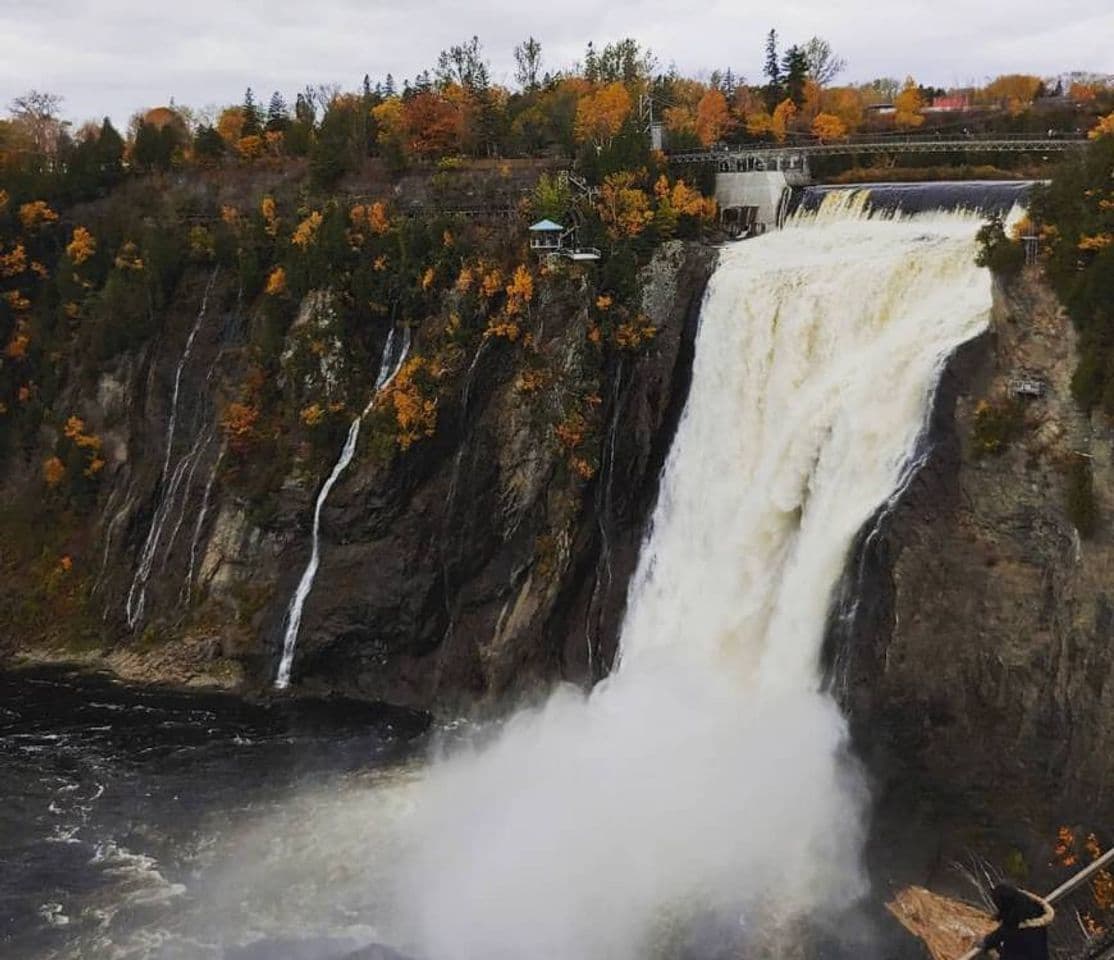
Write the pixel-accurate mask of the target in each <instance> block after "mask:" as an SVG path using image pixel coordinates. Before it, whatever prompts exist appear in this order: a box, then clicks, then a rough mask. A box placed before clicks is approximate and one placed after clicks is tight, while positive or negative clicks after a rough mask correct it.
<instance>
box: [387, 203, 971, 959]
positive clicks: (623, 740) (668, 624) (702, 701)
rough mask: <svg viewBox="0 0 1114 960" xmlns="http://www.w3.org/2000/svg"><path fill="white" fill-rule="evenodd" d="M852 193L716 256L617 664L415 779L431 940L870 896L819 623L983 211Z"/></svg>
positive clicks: (796, 907)
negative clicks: (908, 204)
mask: <svg viewBox="0 0 1114 960" xmlns="http://www.w3.org/2000/svg"><path fill="white" fill-rule="evenodd" d="M859 193H860V194H861V193H862V192H861V191H859ZM849 196H852V195H849V194H836V195H833V196H830V197H828V198H826V199H825V201H824V202H823V204H822V205H821V208H820V210H819V211H818V212H817V213H815V214H804V215H801V216H799V217H798V218H796V219H794V220H792V221H791V222H790V224H789V225H788V227H787V228H786V229H785V230H783V231H780V232H777V233H774V234H769V235H766V236H764V237H762V238H760V239H758V240H753V241H748V242H747V243H744V244H739V245H736V246H733V247H731V248H728V249H726V250H725V251H724V252H723V254H722V257H721V261H720V264H719V267H718V269H717V270H716V273H715V275H714V276H713V277H712V280H711V283H710V285H709V289H708V292H707V295H706V299H705V303H704V307H703V311H702V316H701V328H700V332H699V337H698V341H697V348H696V356H695V360H694V369H693V377H692V387H691V392H690V395H689V399H688V404H687V407H686V410H685V413H684V416H683V418H682V421H681V423H680V425H679V427H678V430H677V435H676V438H675V440H674V444H673V447H672V450H671V452H670V455H669V459H668V462H667V465H666V467H665V470H664V473H663V477H662V483H661V489H660V495H659V502H658V505H657V508H656V511H655V514H654V518H653V526H652V531H651V533H650V535H649V537H648V539H647V541H646V543H645V544H644V548H643V550H642V554H641V557H640V561H639V566H638V570H637V572H636V575H635V577H634V579H633V581H632V584H631V587H630V593H629V601H628V607H627V616H626V621H625V623H624V626H623V631H622V639H621V653H620V660H619V663H618V665H617V667H616V669H615V670H614V672H613V673H612V675H611V676H610V677H609V678H607V679H606V680H604V681H602V682H601V683H600V684H598V685H597V686H596V688H595V689H594V690H593V691H592V692H591V693H590V694H583V693H581V692H579V691H574V690H571V689H562V690H560V691H558V692H557V693H556V694H555V695H554V696H553V697H552V698H551V699H550V700H549V701H548V703H546V704H545V705H544V706H543V707H541V708H538V709H535V710H528V711H524V712H521V713H519V714H517V715H516V716H514V717H513V718H511V719H510V720H509V721H508V722H507V723H506V724H505V725H504V726H503V727H502V729H501V730H500V731H499V732H498V733H497V734H495V735H494V736H490V737H489V738H488V740H487V742H485V743H483V744H480V745H477V746H473V747H464V748H460V749H457V750H455V751H454V752H452V754H451V755H450V756H448V757H447V758H446V759H443V760H441V761H438V762H435V763H434V764H432V765H431V767H430V768H429V770H427V771H426V772H425V774H424V776H423V778H422V780H421V782H420V783H419V784H418V785H417V786H416V787H415V788H414V793H413V803H414V808H413V811H412V813H411V815H410V817H409V819H408V821H407V823H406V824H405V828H404V832H405V840H404V846H405V849H406V853H405V855H404V856H402V857H401V858H400V860H399V863H400V867H399V873H400V878H399V879H398V881H397V883H398V889H397V890H396V891H395V893H396V898H395V899H396V902H397V904H398V905H399V906H398V907H397V909H398V911H399V913H400V923H401V927H400V929H399V936H400V938H401V939H402V941H403V942H404V943H405V945H406V946H407V947H408V948H411V949H413V950H414V951H415V952H417V953H419V954H420V955H423V956H427V957H429V958H432V960H450V958H452V960H480V958H483V960H512V958H514V960H522V958H527V960H567V958H570V957H579V958H587V960H603V958H607V960H626V958H634V957H642V956H646V955H647V954H655V953H656V954H657V955H668V954H672V953H675V952H677V951H678V950H681V949H683V946H684V944H683V942H681V941H682V940H683V936H684V931H685V930H687V929H691V927H692V925H693V924H694V922H695V921H696V919H697V918H698V917H701V916H707V915H708V914H714V915H716V916H717V917H720V918H722V917H725V916H727V917H731V918H732V928H733V929H734V931H735V934H734V935H735V936H736V937H738V938H741V939H743V940H747V939H748V938H750V937H752V936H755V934H756V932H759V931H768V930H769V929H770V928H771V927H776V926H777V922H778V919H779V918H781V919H786V918H793V917H796V916H799V915H800V914H801V913H804V912H808V914H809V915H810V917H811V918H812V919H813V920H814V921H815V920H818V919H822V918H823V917H824V916H825V915H826V912H827V911H836V910H839V909H841V908H844V907H846V906H847V905H849V904H850V903H852V902H853V901H854V900H855V899H856V898H857V897H858V896H860V895H861V893H862V892H863V884H864V881H863V878H862V872H861V869H860V863H859V855H860V847H861V839H862V829H863V827H862V819H863V816H862V815H863V809H864V788H863V786H862V784H861V781H860V778H859V776H858V774H857V771H856V768H855V767H854V764H853V763H852V762H851V761H850V760H849V759H848V757H847V754H846V750H847V732H846V726H845V723H844V721H843V718H842V717H841V715H840V713H839V710H838V708H837V706H836V704H835V703H834V702H833V700H832V699H831V698H830V697H829V696H828V695H827V694H826V693H824V692H823V691H822V690H821V685H820V676H819V653H820V648H821V644H822V640H823V635H824V630H825V622H826V618H827V613H828V609H829V606H830V604H831V601H832V597H833V590H834V588H835V587H836V585H837V583H838V581H839V578H840V574H841V571H842V569H843V566H844V564H845V561H846V557H847V554H848V550H849V547H850V545H851V543H852V540H853V538H854V537H855V535H856V532H857V531H858V530H859V529H860V528H861V527H862V525H863V524H864V523H865V522H866V521H867V520H868V518H870V517H871V515H872V514H873V513H874V512H875V511H876V510H877V509H878V507H879V506H880V505H881V504H883V503H885V502H886V500H887V498H888V497H890V496H891V494H892V493H893V492H894V491H895V489H897V488H898V486H899V485H900V484H901V483H902V482H903V480H904V479H905V478H906V477H907V475H908V468H909V464H910V463H911V462H912V461H913V459H914V457H915V455H916V452H917V443H918V438H919V437H920V435H921V431H922V428H923V425H924V423H925V421H926V416H927V411H928V409H929V406H930V402H931V397H932V394H933V391H934V389H935V385H936V383H937V380H938V377H939V374H940V370H941V367H942V364H943V362H944V360H945V358H946V357H947V356H948V355H949V354H950V353H951V352H952V351H953V350H954V349H955V348H956V347H957V346H958V345H959V344H961V343H963V342H964V341H966V340H968V339H969V338H971V337H972V336H974V335H976V334H977V333H978V332H979V331H980V330H981V329H983V327H984V326H985V324H986V322H987V319H988V316H989V309H990V301H991V282H990V277H989V275H988V274H987V273H986V271H983V270H980V269H978V268H977V267H975V265H974V253H975V244H974V234H975V232H976V230H977V227H978V224H979V219H978V218H977V217H976V216H974V215H966V214H948V213H929V214H925V215H921V216H917V217H913V218H907V219H903V218H896V219H891V220H881V221H880V220H872V219H870V217H869V215H868V214H867V213H865V212H864V210H863V207H862V204H861V197H859V199H858V200H856V201H854V202H848V198H849ZM740 918H741V919H740ZM740 923H742V924H743V926H742V927H740V925H739V924H740ZM679 938H680V939H679Z"/></svg>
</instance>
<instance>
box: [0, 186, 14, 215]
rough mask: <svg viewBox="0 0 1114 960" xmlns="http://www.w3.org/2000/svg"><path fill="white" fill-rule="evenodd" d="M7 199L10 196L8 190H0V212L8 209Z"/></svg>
mask: <svg viewBox="0 0 1114 960" xmlns="http://www.w3.org/2000/svg"><path fill="white" fill-rule="evenodd" d="M9 199H11V198H10V197H9V196H8V191H7V190H0V213H3V212H4V211H5V210H7V209H8V200H9Z"/></svg>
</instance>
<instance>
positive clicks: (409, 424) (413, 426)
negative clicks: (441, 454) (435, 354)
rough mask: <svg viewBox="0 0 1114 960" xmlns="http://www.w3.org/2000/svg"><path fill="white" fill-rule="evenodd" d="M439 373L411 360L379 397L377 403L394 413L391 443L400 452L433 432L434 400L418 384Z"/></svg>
mask: <svg viewBox="0 0 1114 960" xmlns="http://www.w3.org/2000/svg"><path fill="white" fill-rule="evenodd" d="M443 372H444V371H443V369H442V368H441V367H440V366H439V365H437V364H436V363H435V362H432V361H428V360H426V359H425V358H424V357H421V356H418V357H411V358H410V359H409V360H407V361H406V362H405V363H404V364H403V365H402V368H401V369H400V370H399V371H398V373H397V374H396V376H395V378H394V380H392V381H391V384H390V386H389V387H387V388H386V389H385V390H384V391H383V393H382V394H381V395H380V396H381V397H382V399H381V400H377V401H376V402H377V403H380V402H381V403H384V404H385V405H388V406H389V407H390V408H391V409H392V410H393V411H394V419H395V426H396V428H397V434H396V437H395V442H396V443H398V445H399V447H400V448H401V449H403V450H407V449H409V448H410V447H411V446H412V445H413V444H415V443H417V442H418V441H419V440H421V439H422V438H423V437H432V436H433V434H434V432H435V431H436V429H437V398H436V397H428V396H426V395H425V393H424V392H423V390H422V386H421V384H420V382H419V381H420V380H422V379H424V378H432V379H434V380H436V379H439V378H440V377H441V375H442V374H443Z"/></svg>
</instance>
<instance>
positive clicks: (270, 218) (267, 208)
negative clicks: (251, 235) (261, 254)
mask: <svg viewBox="0 0 1114 960" xmlns="http://www.w3.org/2000/svg"><path fill="white" fill-rule="evenodd" d="M259 215H260V216H261V217H262V218H263V230H264V232H265V233H266V234H267V236H269V237H273V236H275V235H276V234H277V233H278V226H279V224H278V207H277V206H276V205H275V198H274V197H269V196H268V197H264V198H263V199H262V200H261V201H259Z"/></svg>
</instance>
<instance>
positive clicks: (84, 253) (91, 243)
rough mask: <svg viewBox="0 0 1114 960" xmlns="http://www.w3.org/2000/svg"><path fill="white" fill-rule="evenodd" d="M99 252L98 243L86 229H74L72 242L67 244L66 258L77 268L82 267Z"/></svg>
mask: <svg viewBox="0 0 1114 960" xmlns="http://www.w3.org/2000/svg"><path fill="white" fill-rule="evenodd" d="M96 252H97V241H96V240H94V239H93V235H92V234H91V233H90V232H89V231H88V230H86V229H85V228H84V227H74V229H73V234H72V235H71V236H70V242H69V243H68V244H66V256H68V257H69V258H70V259H71V260H72V261H73V262H74V263H75V264H76V265H77V266H81V264H83V263H84V262H85V261H86V260H88V259H89V258H90V257H91V256H93V254H94V253H96Z"/></svg>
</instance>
